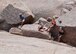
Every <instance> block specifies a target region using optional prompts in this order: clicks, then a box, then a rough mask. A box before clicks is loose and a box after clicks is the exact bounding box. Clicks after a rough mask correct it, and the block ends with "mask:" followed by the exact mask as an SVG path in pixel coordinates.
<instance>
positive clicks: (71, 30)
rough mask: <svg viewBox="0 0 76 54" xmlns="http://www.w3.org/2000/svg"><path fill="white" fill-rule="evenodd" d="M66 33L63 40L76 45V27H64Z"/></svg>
mask: <svg viewBox="0 0 76 54" xmlns="http://www.w3.org/2000/svg"><path fill="white" fill-rule="evenodd" d="M64 31H65V33H64V35H63V36H62V38H61V42H64V43H67V44H69V45H72V46H75V47H76V27H64Z"/></svg>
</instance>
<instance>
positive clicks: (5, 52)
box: [0, 31, 76, 54]
mask: <svg viewBox="0 0 76 54" xmlns="http://www.w3.org/2000/svg"><path fill="white" fill-rule="evenodd" d="M0 54H76V48H75V47H71V46H68V45H66V44H63V43H58V42H54V41H51V40H50V41H49V40H44V39H38V38H28V37H23V36H18V35H13V34H9V33H7V32H4V31H0Z"/></svg>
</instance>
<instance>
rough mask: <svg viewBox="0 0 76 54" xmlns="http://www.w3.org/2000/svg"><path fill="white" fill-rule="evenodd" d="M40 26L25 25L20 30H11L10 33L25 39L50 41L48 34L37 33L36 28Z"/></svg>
mask: <svg viewBox="0 0 76 54" xmlns="http://www.w3.org/2000/svg"><path fill="white" fill-rule="evenodd" d="M39 26H40V25H38V24H31V25H29V24H27V25H24V26H23V27H22V28H21V30H20V29H19V28H11V29H10V31H9V32H10V33H12V34H19V35H23V36H27V37H36V38H42V39H51V36H50V34H49V33H48V32H46V31H44V32H40V31H38V27H39Z"/></svg>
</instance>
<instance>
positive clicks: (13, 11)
mask: <svg viewBox="0 0 76 54" xmlns="http://www.w3.org/2000/svg"><path fill="white" fill-rule="evenodd" d="M21 13H22V14H23V16H24V17H26V19H25V22H24V24H29V23H33V21H34V18H33V16H32V15H30V14H29V13H28V12H26V11H24V10H21V9H18V8H15V7H14V6H13V5H12V4H9V5H8V6H7V7H6V8H5V9H4V10H3V11H2V12H1V14H0V17H1V18H2V19H3V20H5V22H4V23H1V27H2V28H3V29H4V30H5V27H6V28H7V29H9V28H8V27H10V25H12V26H13V27H14V26H18V25H20V24H21V21H22V20H21V19H20V16H19V15H20V14H21ZM2 24H3V25H2ZM7 24H9V25H7ZM6 25H7V26H6ZM3 26H5V27H3ZM10 28H11V27H10ZM0 29H1V28H0Z"/></svg>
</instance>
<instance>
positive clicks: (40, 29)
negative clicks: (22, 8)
mask: <svg viewBox="0 0 76 54" xmlns="http://www.w3.org/2000/svg"><path fill="white" fill-rule="evenodd" d="M39 24H40V26H39V27H38V31H41V32H43V31H44V30H43V26H44V25H43V23H42V22H41V21H40V20H39Z"/></svg>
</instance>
